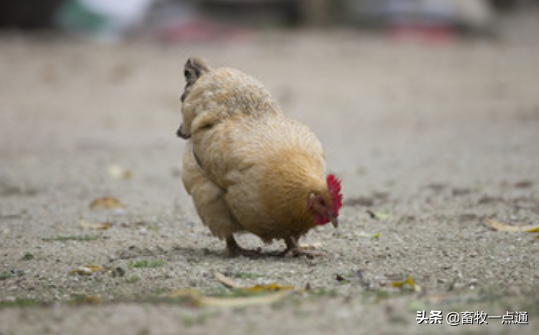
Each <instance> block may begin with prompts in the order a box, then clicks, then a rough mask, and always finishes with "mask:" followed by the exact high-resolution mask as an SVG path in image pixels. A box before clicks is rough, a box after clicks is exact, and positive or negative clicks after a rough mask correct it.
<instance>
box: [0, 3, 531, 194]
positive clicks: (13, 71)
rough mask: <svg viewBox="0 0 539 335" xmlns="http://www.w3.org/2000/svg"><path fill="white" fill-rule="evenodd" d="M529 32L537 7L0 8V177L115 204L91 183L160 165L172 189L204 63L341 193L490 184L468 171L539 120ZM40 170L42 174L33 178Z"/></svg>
mask: <svg viewBox="0 0 539 335" xmlns="http://www.w3.org/2000/svg"><path fill="white" fill-rule="evenodd" d="M538 33H539V1H535V0H334V1H330V0H289V1H286V0H123V1H108V0H40V1H31V0H18V1H9V0H8V1H3V2H2V5H1V7H0V78H1V79H0V101H2V104H1V106H0V130H1V132H0V139H1V144H0V152H1V153H2V154H3V156H4V159H6V157H10V158H11V166H5V168H4V169H3V170H0V178H2V176H4V177H5V178H7V179H13V180H19V182H21V183H28V184H32V183H46V181H47V178H49V180H50V178H51V175H54V174H56V173H58V171H57V170H55V169H59V170H60V171H62V173H59V174H58V178H64V177H65V176H66V174H65V173H66V171H67V170H68V169H69V170H73V171H80V170H81V169H86V168H87V169H88V178H89V179H88V180H93V181H94V182H96V181H97V184H96V183H94V184H92V186H95V185H98V186H99V187H103V188H105V189H106V190H108V187H109V186H108V185H107V184H106V183H104V182H103V183H101V182H99V180H100V179H96V178H99V174H98V173H97V171H100V170H101V169H102V167H101V165H107V166H108V165H109V164H112V163H114V162H118V163H120V164H121V165H127V166H131V167H137V169H146V172H145V173H146V174H147V175H148V176H149V177H148V178H152V177H150V176H152V175H153V176H155V175H156V173H157V172H156V171H155V169H156V168H157V167H160V166H161V169H162V173H163V186H168V185H170V182H169V181H168V178H169V177H170V176H171V174H172V175H173V176H176V177H177V175H178V173H179V172H178V171H177V170H178V169H180V166H181V153H182V148H183V147H182V146H183V143H184V142H183V141H181V140H180V139H178V138H176V137H175V135H174V134H175V131H176V129H177V127H178V126H179V125H180V123H181V112H180V109H181V105H180V102H179V97H180V95H181V93H182V91H183V86H184V78H183V64H184V62H185V60H186V59H187V57H189V56H192V55H198V56H201V57H203V58H205V59H206V60H207V61H208V62H209V63H210V64H212V65H213V66H216V67H217V66H230V67H235V68H238V69H241V70H242V71H244V72H246V73H248V74H251V75H253V76H254V77H256V78H258V79H259V80H260V81H262V82H263V83H264V84H265V85H266V86H267V87H268V89H269V90H270V92H272V94H273V95H274V97H275V99H276V100H277V101H278V102H279V104H280V105H281V107H282V109H283V110H284V112H285V113H287V114H288V115H290V116H291V117H293V118H295V119H299V120H300V121H302V122H304V123H306V124H307V125H308V126H310V127H311V128H313V129H314V131H315V132H316V133H317V134H318V136H319V137H320V139H321V141H322V143H324V146H325V148H326V151H327V153H328V158H329V159H328V164H329V165H328V167H329V169H330V170H331V171H334V172H336V173H339V174H340V175H341V176H348V177H349V180H348V184H347V185H348V186H349V187H348V188H347V191H346V192H350V193H356V194H357V193H362V192H363V193H368V192H370V191H369V190H371V191H372V190H375V189H376V190H378V191H380V188H381V187H387V188H388V189H390V188H391V187H392V185H394V183H395V181H396V180H398V181H399V182H400V183H402V185H405V184H406V183H410V184H412V186H413V185H415V184H417V179H413V178H410V177H411V176H415V177H417V178H427V176H429V175H430V176H431V177H430V179H432V180H435V179H436V176H438V175H441V174H447V173H448V172H447V169H453V170H451V171H453V172H455V173H454V174H451V173H450V176H453V175H454V178H455V182H459V180H458V178H460V177H461V176H460V175H459V173H457V172H463V171H470V168H472V167H473V168H475V169H477V172H478V176H479V177H480V178H478V179H477V182H478V183H486V179H488V176H489V175H488V174H483V173H482V172H481V171H483V170H482V169H485V168H490V166H491V164H492V161H491V160H490V161H488V160H485V161H478V160H476V158H477V157H479V156H481V155H482V154H483V152H484V151H488V150H489V148H491V146H493V145H499V146H501V141H504V142H503V143H504V145H506V146H509V147H511V145H510V141H512V140H514V141H515V143H519V145H518V146H519V147H522V146H526V145H527V143H529V142H530V141H529V138H527V137H526V138H520V139H516V137H515V136H516V134H517V133H518V134H520V136H524V135H525V134H527V133H526V132H524V131H523V129H524V128H525V127H532V126H535V124H534V123H533V122H522V123H515V124H513V126H514V128H513V129H517V130H518V131H511V132H509V131H508V129H507V127H508V124H509V123H508V122H506V121H507V120H508V119H511V120H517V119H518V120H535V119H536V116H535V115H536V113H537V112H536V111H537V108H539V107H538V106H539V98H538V96H537V92H536V90H537V86H538V84H539V79H538V78H539V73H538V69H539V55H538V52H537V51H538V50H539V41H538V38H537V36H539V35H538ZM515 122H516V121H515ZM507 133H510V134H511V136H504V137H499V138H498V137H495V135H500V134H507ZM532 133H535V132H532ZM485 134H490V135H489V136H491V137H489V136H487V135H485ZM530 136H531V135H530ZM519 141H520V142H519ZM473 143H478V145H477V146H473V145H472V144H473ZM480 143H484V146H480V145H479V144H480ZM514 146H517V145H516V144H515V145H514ZM439 148H444V150H443V151H440V150H439ZM511 148H512V147H511ZM507 150H509V151H511V150H510V149H507ZM466 152H468V154H465V153H466ZM53 153H54V155H57V156H54V155H53ZM511 153H513V152H511ZM515 154H516V152H515ZM455 155H457V156H458V157H460V158H462V159H461V160H459V161H455V160H454V158H455ZM32 157H33V158H32ZM36 157H39V159H41V161H40V162H44V160H50V164H49V165H46V166H50V167H51V169H52V170H51V171H49V172H51V173H50V174H47V173H43V175H38V174H36V169H38V168H37V167H36V166H34V165H33V163H32V162H34V163H35V162H36V161H32V159H36ZM499 158H500V159H502V157H499ZM148 159H151V160H152V161H153V162H154V164H153V165H148V164H147V160H148ZM491 159H493V158H491ZM68 161H69V162H71V163H73V164H75V163H76V166H75V165H73V166H71V165H66V164H64V163H63V162H68ZM29 162H30V163H29ZM532 163H533V164H534V162H530V164H532ZM40 164H41V163H40ZM396 164H398V165H399V168H398V169H397V168H394V169H390V170H387V171H386V170H384V168H385V166H395V165H396ZM507 164H509V163H507ZM520 164H524V163H520ZM40 166H41V165H40ZM53 166H56V168H55V169H53V168H52V167H53ZM441 166H443V167H444V169H440V167H441ZM530 166H532V167H533V165H530ZM379 168H382V170H381V171H384V172H383V173H380V174H372V175H369V178H363V177H364V176H365V174H368V171H372V170H376V169H379ZM24 171H26V173H24ZM42 171H46V169H45V170H42ZM170 171H173V172H170ZM174 171H175V172H174ZM73 173H74V174H75V175H74V176H73V177H74V178H75V179H77V180H78V179H79V178H78V177H76V174H77V173H78V172H73ZM14 174H17V175H18V174H21V175H20V176H19V177H20V178H19V177H15V176H14ZM29 176H35V178H36V180H34V181H31V180H28V178H29ZM491 177H492V178H494V177H495V176H494V175H492V176H491ZM451 178H453V177H451ZM481 178H484V179H485V180H482V179H481ZM82 179H84V178H82ZM427 179H428V178H427ZM25 180H26V181H25ZM19 182H17V183H19ZM174 183H175V184H174V185H176V187H178V188H180V182H179V180H176V181H175V182H174ZM384 185H385V186H384ZM356 186H357V187H356ZM144 187H145V190H146V191H148V190H149V189H150V188H148V187H146V186H144ZM161 192H162V188H159V187H155V195H156V197H155V199H158V198H159V196H158V195H159V194H160V193H161Z"/></svg>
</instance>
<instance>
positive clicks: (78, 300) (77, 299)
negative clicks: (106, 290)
mask: <svg viewBox="0 0 539 335" xmlns="http://www.w3.org/2000/svg"><path fill="white" fill-rule="evenodd" d="M71 303H73V304H77V305H79V304H92V305H94V304H100V303H101V296H100V295H90V294H85V293H79V294H74V296H73V299H72V300H71Z"/></svg>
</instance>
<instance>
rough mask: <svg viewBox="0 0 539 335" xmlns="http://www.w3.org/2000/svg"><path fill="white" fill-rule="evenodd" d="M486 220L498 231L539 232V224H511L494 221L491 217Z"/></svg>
mask: <svg viewBox="0 0 539 335" xmlns="http://www.w3.org/2000/svg"><path fill="white" fill-rule="evenodd" d="M486 222H487V223H488V225H489V226H491V227H492V228H494V229H495V230H497V231H504V232H512V233H514V232H526V233H536V232H539V226H510V225H506V224H503V223H499V222H498V221H494V220H491V219H486Z"/></svg>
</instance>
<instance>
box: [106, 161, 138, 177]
mask: <svg viewBox="0 0 539 335" xmlns="http://www.w3.org/2000/svg"><path fill="white" fill-rule="evenodd" d="M109 175H110V176H111V177H113V178H116V179H130V178H131V177H132V176H133V172H132V171H131V170H129V169H125V168H123V167H121V166H120V165H118V164H112V165H111V166H109Z"/></svg>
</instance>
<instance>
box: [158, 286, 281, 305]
mask: <svg viewBox="0 0 539 335" xmlns="http://www.w3.org/2000/svg"><path fill="white" fill-rule="evenodd" d="M287 295H288V292H287V291H280V292H275V293H268V294H264V295H256V296H250V297H234V298H219V297H208V296H205V295H203V294H202V293H200V292H199V291H196V290H178V291H174V292H171V293H169V294H168V297H169V298H187V299H189V300H190V301H191V302H192V303H193V304H194V305H196V306H212V307H220V308H238V307H247V306H252V305H271V304H273V303H276V302H278V301H280V300H282V299H283V298H284V297H286V296H287Z"/></svg>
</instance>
